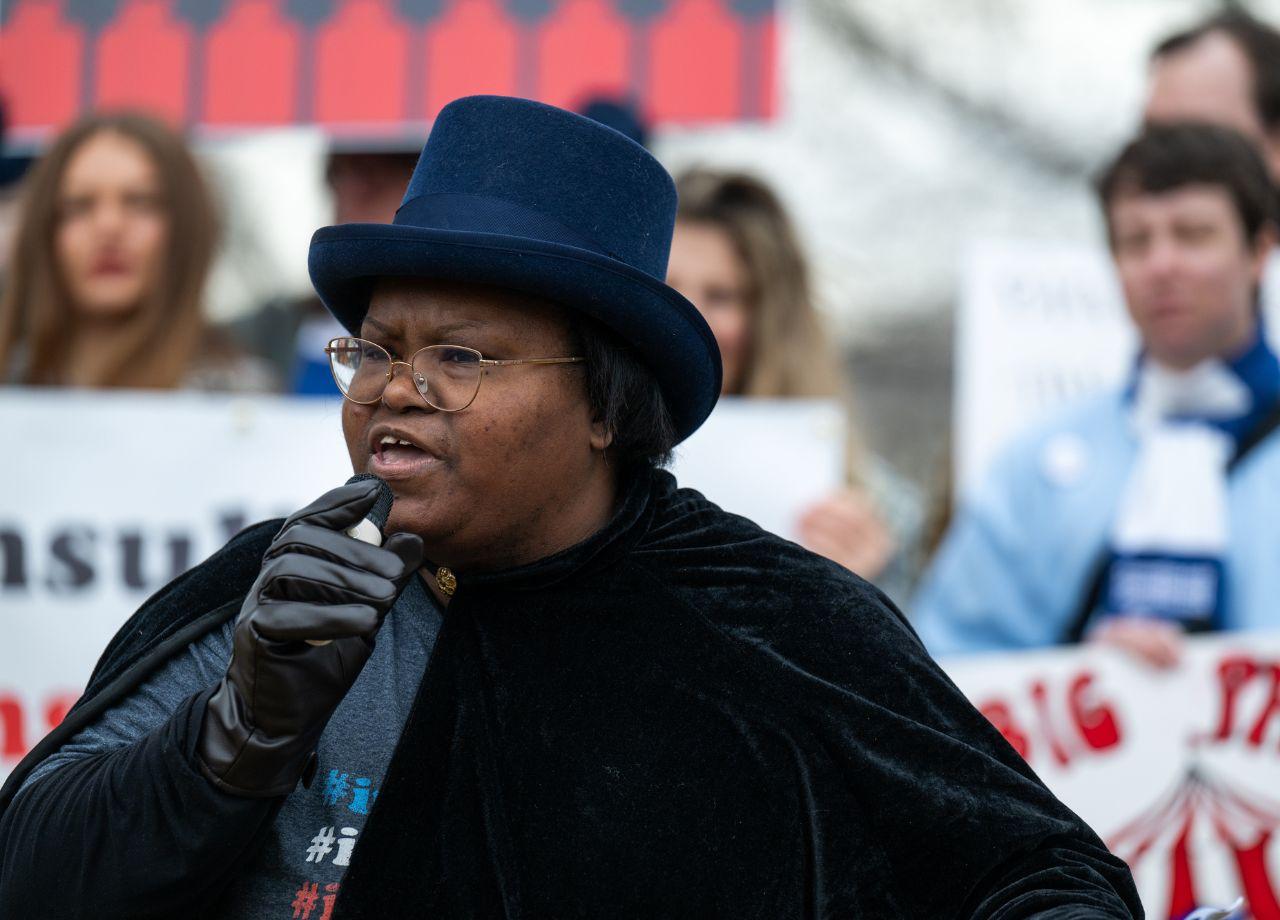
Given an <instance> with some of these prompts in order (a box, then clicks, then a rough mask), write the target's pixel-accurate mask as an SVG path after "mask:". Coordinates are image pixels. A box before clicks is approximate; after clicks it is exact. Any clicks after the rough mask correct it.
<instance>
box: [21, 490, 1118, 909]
mask: <svg viewBox="0 0 1280 920" xmlns="http://www.w3.org/2000/svg"><path fill="white" fill-rule="evenodd" d="M274 530H275V525H274V524H270V523H269V524H267V525H260V526H259V527H257V528H255V529H253V530H251V531H249V532H246V534H243V535H241V537H238V538H237V539H236V540H234V541H232V543H231V544H229V545H228V546H227V547H225V548H224V549H223V550H222V551H220V552H219V553H218V554H216V555H215V556H214V557H212V558H211V559H210V560H209V561H207V562H206V563H204V564H203V565H202V566H200V567H198V568H196V569H195V570H193V571H192V572H190V573H188V574H187V575H185V576H183V577H182V578H180V579H179V580H177V581H176V582H174V583H173V584H172V585H170V586H169V587H168V588H166V589H163V590H162V591H161V593H160V594H159V595H157V597H155V598H153V599H152V600H151V601H150V602H149V603H148V604H147V605H146V606H144V608H143V609H142V610H140V611H139V613H138V614H136V615H135V616H134V618H133V619H131V620H130V621H129V623H127V624H126V625H125V626H124V627H123V628H122V629H121V631H120V633H119V634H118V635H117V637H116V638H115V639H114V640H113V642H112V644H111V645H110V646H109V647H108V649H107V652H106V653H105V654H104V655H103V659H102V661H100V662H99V665H98V668H97V670H96V671H95V674H94V677H93V679H92V680H91V682H90V685H89V688H88V690H87V692H86V694H85V696H84V698H83V699H82V700H81V701H80V703H79V704H78V705H77V708H76V710H73V713H72V715H71V716H70V717H69V718H68V720H67V722H66V723H64V726H63V727H62V728H61V729H59V730H58V731H57V732H55V734H54V736H52V737H51V738H50V739H48V741H47V742H46V743H43V744H42V745H41V746H40V747H39V748H37V750H36V751H34V752H33V753H32V755H31V756H30V757H29V758H28V759H27V761H24V763H23V764H22V765H21V766H20V768H19V770H18V771H17V772H16V773H15V776H14V777H13V778H12V779H11V781H10V783H9V784H8V786H7V787H6V789H5V791H4V793H3V794H0V807H3V806H4V805H6V804H7V802H8V801H9V799H10V798H11V797H12V795H13V791H14V789H16V786H17V782H18V781H20V779H21V776H22V775H25V773H26V772H27V771H29V769H30V768H31V767H32V766H34V764H35V763H38V762H39V760H40V759H42V758H43V757H45V756H48V754H49V753H51V752H52V751H53V750H56V748H57V746H58V745H59V744H60V743H61V742H62V741H63V740H65V738H66V737H69V735H70V734H71V733H72V732H73V731H75V730H76V729H77V728H78V727H79V726H80V725H83V724H85V723H86V722H88V721H91V720H92V718H95V717H96V713H97V712H100V711H101V710H102V709H103V708H105V706H106V705H107V704H108V703H109V702H110V701H112V700H114V699H119V698H120V697H121V696H122V695H126V694H127V693H128V692H129V689H130V688H131V687H132V686H136V684H137V683H138V682H139V681H140V680H141V679H143V677H144V676H145V674H146V673H148V672H149V671H151V670H154V668H155V667H156V666H158V663H159V661H161V660H163V658H164V657H165V656H167V655H168V654H171V653H172V651H173V650H174V649H176V648H178V647H181V646H182V645H184V644H185V643H186V642H189V641H191V636H193V635H198V634H199V633H200V632H202V631H203V630H206V629H209V628H213V627H214V626H215V625H216V624H217V623H221V622H223V621H224V620H225V619H226V618H227V617H229V616H233V615H234V611H235V609H238V606H239V602H238V598H239V597H242V596H243V594H244V593H245V592H246V591H247V589H248V587H249V585H250V583H251V582H252V580H253V578H254V576H255V575H256V573H257V567H258V562H259V560H260V558H261V554H262V552H263V551H264V550H265V547H266V544H267V542H269V540H270V538H271V535H272V534H273V533H274ZM335 916H336V917H337V918H339V920H355V918H370V920H372V918H390V917H430V918H490V917H492V918H499V917H502V918H528V920H533V918H538V920H542V918H578V917H581V918H612V917H617V918H630V917H635V918H650V917H652V918H659V917H663V918H667V917H670V918H677V917H679V918H683V917H690V918H695V917H696V918H702V917H708V918H710V917H726V918H730V917H731V918H792V917H797V918H798V917H815V918H816V917H824V918H825V917H833V918H834V917H921V918H945V917H999V918H1002V920H1008V918H1016V917H1055V918H1085V917H1130V916H1137V917H1140V916H1142V908H1141V906H1140V904H1139V902H1138V898H1137V894H1136V891H1135V889H1134V887H1133V882H1132V878H1131V877H1130V874H1129V871H1128V869H1127V868H1126V867H1125V866H1124V864H1123V863H1122V862H1121V861H1120V860H1118V859H1117V858H1116V857H1114V856H1113V855H1111V854H1110V853H1109V852H1107V850H1106V849H1105V847H1104V846H1103V844H1102V843H1101V841H1100V840H1099V839H1098V838H1097V837H1096V836H1095V835H1094V833H1093V832H1092V831H1091V830H1090V829H1089V828H1088V827H1087V826H1086V825H1085V824H1084V823H1083V822H1082V821H1081V820H1080V819H1079V818H1078V817H1076V816H1075V815H1074V814H1073V813H1072V812H1071V811H1070V810H1068V809H1067V808H1066V807H1065V806H1064V805H1062V804H1061V803H1060V802H1058V801H1057V800H1056V799H1055V798H1054V797H1053V795H1052V794H1050V793H1049V792H1048V790H1047V789H1045V787H1044V786H1043V785H1042V784H1041V783H1040V782H1039V780H1038V779H1037V778H1036V777H1035V775H1034V774H1033V773H1032V771H1031V770H1030V768H1029V767H1028V766H1027V765H1026V764H1025V763H1024V762H1023V761H1022V760H1021V758H1020V757H1019V756H1018V755H1017V753H1016V752H1014V751H1013V749H1012V748H1011V747H1009V745H1008V744H1006V743H1005V741H1004V740H1003V739H1002V738H1001V737H1000V735H999V733H998V732H996V731H995V729H994V728H992V726H991V725H990V724H989V723H988V722H987V721H986V719H985V718H983V717H982V715H980V714H979V713H978V712H977V711H976V710H975V709H974V708H973V707H972V706H971V705H970V704H969V703H968V702H967V701H966V700H965V698H964V696H963V695H962V694H961V693H960V692H959V691H958V690H957V689H956V688H955V686H954V685H953V684H952V683H951V681H950V680H948V678H947V677H946V676H945V675H944V674H943V672H942V671H941V670H940V669H939V668H938V666H937V665H936V664H935V663H934V662H933V661H932V659H931V658H930V657H929V655H928V654H927V653H926V652H925V650H924V648H923V647H922V645H921V644H920V642H919V640H918V639H917V638H916V636H915V634H914V633H913V632H912V630H911V628H910V627H909V626H908V625H907V623H906V622H905V620H904V618H903V617H902V615H901V614H900V613H899V612H898V611H897V609H896V608H895V607H894V606H893V604H892V603H891V602H890V601H889V600H888V599H887V598H886V597H885V596H884V595H883V594H881V593H880V592H879V591H877V590H876V589H875V588H874V587H872V586H871V585H869V584H867V583H866V582H865V581H863V580H862V579H860V578H858V577H857V576H855V575H853V574H851V573H849V572H848V571H846V570H844V569H842V568H841V567H839V566H837V565H835V564H834V563H831V562H829V561H827V560H825V559H822V558H821V557H818V556H816V555H814V554H812V553H810V552H807V551H806V550H804V549H802V548H800V547H798V546H796V545H794V544H792V543H789V542H787V541H785V540H782V539H781V538H779V537H776V536H774V535H772V534H769V533H767V532H765V531H762V530H761V529H760V528H758V527H756V526H755V525H754V524H752V523H750V522H749V521H747V520H745V519H743V518H740V517H737V516H734V515H731V514H727V513H725V512H723V511H721V510H720V509H719V508H717V507H716V506H715V505H713V504H711V503H710V502H708V501H706V499H704V498H703V497H702V496H701V495H699V494H698V493H696V492H693V491H690V490H679V489H677V488H676V485H675V481H674V480H673V479H672V478H671V476H670V475H668V474H666V473H663V472H658V471H653V472H646V473H644V474H642V475H640V476H638V477H635V478H634V479H633V480H632V481H631V482H630V484H629V485H628V487H627V488H626V490H625V492H624V495H623V499H622V501H621V503H620V506H619V510H618V511H617V513H616V515H615V517H614V519H613V520H612V522H611V523H610V524H609V525H608V526H607V527H606V528H605V529H604V530H603V531H601V532H600V533H598V534H596V535H595V536H594V537H592V538H590V539H589V540H587V541H585V542H584V543H582V544H580V545H578V546H576V547H573V548H572V549H569V550H566V551H565V552H563V553H560V554H558V555H556V556H553V557H550V558H548V559H545V560H542V561H540V562H537V563H534V564H532V565H529V566H527V567H523V568H520V569H516V570H511V571H506V572H502V573H496V574H485V575H479V574H477V575H475V576H468V575H467V574H465V573H459V576H458V588H457V592H456V593H455V595H454V596H453V598H452V601H451V603H450V605H449V607H448V611H447V613H446V615H445V620H444V625H443V627H442V629H441V632H440V635H439V639H438V642H437V645H436V647H435V650H434V652H433V654H432V657H431V660H430V663H429V665H428V667H427V671H426V674H425V676H424V678H423V680H422V683H421V686H420V688H419V690H418V693H417V697H416V699H415V701H414V704H413V709H412V712H411V714H410V716H409V720H408V723H407V725H406V727H405V730H404V733H403V734H402V736H401V739H400V743H399V745H398V747H397V749H396V751H395V754H394V755H393V758H392V761H391V763H390V766H389V768H388V771H387V774H386V776H385V777H384V780H383V784H382V787H381V791H380V794H379V796H378V799H377V800H376V804H375V807H374V809H373V811H372V813H371V815H370V817H369V821H368V823H367V824H366V826H365V828H364V830H363V832H362V834H361V837H360V842H359V845H358V846H357V848H356V850H355V855H354V857H353V860H352V864H351V867H350V869H349V871H348V873H347V876H346V878H345V879H344V881H343V882H342V888H341V892H340V894H339V898H338V902H337V910H336V913H335Z"/></svg>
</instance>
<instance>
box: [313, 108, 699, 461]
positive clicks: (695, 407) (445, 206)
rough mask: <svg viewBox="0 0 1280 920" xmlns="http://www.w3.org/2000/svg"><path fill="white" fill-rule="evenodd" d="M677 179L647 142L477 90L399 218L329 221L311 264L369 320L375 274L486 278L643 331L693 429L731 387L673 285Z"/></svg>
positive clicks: (440, 131)
mask: <svg viewBox="0 0 1280 920" xmlns="http://www.w3.org/2000/svg"><path fill="white" fill-rule="evenodd" d="M675 212H676V192H675V186H674V184H673V183H672V181H671V177H670V176H669V175H667V172H666V170H664V169H663V168H662V166H661V165H660V164H659V163H658V161H657V160H655V159H654V158H653V157H652V156H650V155H649V153H648V152H647V151H645V149H644V148H643V147H641V146H639V145H638V144H636V143H634V142H632V141H631V140H629V139H627V138H625V137H623V136H622V135H621V134H619V133H618V132H616V131H614V130H613V129H611V128H606V127H604V126H603V125H601V124H598V123H597V122H594V121H592V120H591V119H589V118H584V117H583V116H581V115H575V114H573V113H572V112H566V111H564V110H562V109H557V108H553V107H552V106H549V105H543V104H541V103H538V102H531V101H529V100H527V99H511V98H506V97H501V96H468V97H466V98H463V99H458V100H456V101H454V102H451V103H450V104H449V105H447V106H445V107H444V109H443V110H441V112H440V114H439V116H438V117H437V118H436V122H435V125H434V127H433V128H432V130H431V136H430V138H428V140H427V144H426V146H425V147H424V148H423V150H422V156H421V157H420V158H419V160H418V165H417V167H416V168H415V169H414V173H413V178H412V179H410V180H409V188H408V190H407V191H406V192H405V196H404V201H403V203H402V204H401V205H400V210H399V211H397V212H396V216H395V221H394V222H393V223H391V224H340V225H338V226H335V227H322V228H321V229H320V230H317V231H316V234H315V236H314V237H312V239H311V252H310V258H309V263H310V269H311V280H312V282H313V283H314V284H315V287H316V291H317V292H318V293H319V294H320V299H321V300H323V301H324V303H325V306H327V307H328V308H329V310H330V312H332V313H333V315H334V316H336V317H337V318H338V320H339V321H340V322H341V323H342V324H343V325H344V326H345V327H346V328H347V329H349V330H351V331H352V332H353V333H357V334H358V331H359V328H360V324H361V322H362V321H363V319H364V315H365V312H366V311H367V310H368V308H369V294H370V291H371V289H372V285H373V281H374V280H375V279H377V278H380V277H392V276H398V277H405V276H411V277H422V278H439V279H446V280H454V281H475V282H480V283H484V284H492V285H496V286H499V287H504V288H509V289H512V290H517V291H525V292H527V293H530V294H535V295H537V296H540V297H545V298H548V299H550V300H554V301H557V302H559V303H560V304H562V305H564V306H565V307H567V308H570V309H574V310H578V311H581V312H582V313H585V314H587V315H589V316H591V317H593V318H594V319H596V320H598V321H599V322H601V323H603V324H604V325H605V326H607V327H609V328H610V329H612V330H613V331H614V332H616V333H617V334H618V335H619V336H620V337H621V338H622V339H623V340H624V341H626V342H628V343H630V344H631V346H632V347H634V348H635V349H636V350H637V352H639V354H640V356H641V358H643V359H644V361H645V362H646V364H647V365H648V366H649V368H650V369H651V370H652V371H653V373H654V375H655V376H656V377H657V380H658V383H659V385H660V386H661V387H662V392H663V395H664V396H665V397H666V400H667V405H668V407H669V408H670V410H671V413H672V416H673V419H674V421H675V425H676V431H677V432H678V433H679V436H680V438H681V439H684V438H686V437H688V436H689V435H690V434H691V433H692V432H693V431H694V430H695V429H696V428H697V427H698V426H699V425H701V424H702V422H703V421H704V420H705V419H706V417H707V415H708V414H710V412H711V409H712V407H713V406H714V405H715V403H716V399H717V398H718V397H719V395H720V375H721V367H720V351H719V349H718V348H717V347H716V342H715V338H714V337H713V336H712V334H711V330H710V329H709V328H708V327H707V324H706V322H704V321H703V319H702V317H701V315H700V314H699V313H698V311H697V309H696V308H695V307H694V306H693V305H692V304H691V303H689V301H687V300H685V299H684V298H683V297H681V296H680V295H679V294H678V293H677V292H676V291H674V290H673V289H671V288H669V287H667V285H666V284H665V283H664V281H663V279H664V278H665V277H666V270H667V256H668V254H669V251H670V248H671V233H672V229H673V227H674V226H675Z"/></svg>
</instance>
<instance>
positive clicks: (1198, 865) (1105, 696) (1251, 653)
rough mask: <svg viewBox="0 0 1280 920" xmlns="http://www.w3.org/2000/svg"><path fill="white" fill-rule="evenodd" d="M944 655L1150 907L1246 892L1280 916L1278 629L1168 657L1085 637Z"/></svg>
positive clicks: (1168, 912)
mask: <svg viewBox="0 0 1280 920" xmlns="http://www.w3.org/2000/svg"><path fill="white" fill-rule="evenodd" d="M943 666H944V667H946V668H947V670H948V672H949V673H950V675H951V677H952V678H953V679H954V680H955V682H956V683H957V684H958V685H959V686H960V688H961V689H962V690H964V691H965V693H966V694H967V695H968V696H969V698H970V700H972V701H973V703H974V704H975V705H976V706H977V707H978V708H979V709H980V710H982V712H983V713H984V714H986V716H987V717H988V718H989V719H991V721H992V723H993V724H995V725H996V727H997V728H999V729H1000V730H1001V732H1002V733H1003V734H1004V736H1005V737H1006V738H1007V739H1008V740H1009V741H1010V743H1011V744H1013V746H1014V747H1015V748H1016V749H1017V750H1018V751H1019V753H1021V754H1022V756H1023V757H1024V758H1026V760H1027V762H1028V763H1029V764H1030V765H1031V766H1032V767H1033V768H1034V769H1035V771H1036V773H1037V774H1038V775H1039V776H1040V778H1041V779H1043V780H1044V782H1045V783H1046V785H1048V786H1049V788H1050V789H1052V790H1053V791H1054V792H1055V793H1056V794H1057V795H1058V796H1059V798H1061V799H1062V800H1063V801H1064V802H1066V803H1067V804H1068V805H1070V806H1071V807H1072V808H1073V809H1074V810H1075V811H1076V812H1077V813H1078V814H1079V815H1080V816H1081V817H1082V818H1084V819H1085V820H1086V821H1088V822H1089V824H1090V825H1091V826H1092V827H1093V828H1094V830H1096V831H1097V832H1098V834H1099V836H1101V837H1102V839H1103V840H1105V841H1106V843H1107V845H1108V846H1109V847H1110V848H1111V850H1112V851H1113V852H1114V853H1116V854H1117V855H1118V856H1120V857H1121V858H1122V859H1124V860H1125V861H1126V862H1128V864H1129V866H1130V868H1131V869H1132V870H1133V874H1134V879H1135V880H1136V881H1137V883H1138V890H1139V891H1140V893H1141V894H1142V899H1143V904H1144V905H1145V907H1146V909H1147V914H1148V916H1150V917H1153V918H1162V920H1163V918H1168V920H1180V918H1182V917H1185V916H1186V915H1187V914H1188V913H1189V912H1191V911H1192V910H1194V909H1196V908H1199V907H1205V906H1217V907H1221V906H1226V905H1229V904H1231V903H1232V902H1234V901H1235V900H1236V899H1237V898H1238V897H1240V896H1244V898H1245V900H1246V902H1247V909H1248V913H1247V916H1251V917H1254V918H1256V920H1280V887H1278V883H1280V841H1278V840H1277V837H1278V836H1280V633H1262V634H1252V635H1230V636H1218V637H1211V638H1196V639H1191V640H1189V641H1188V643H1187V648H1186V653H1185V654H1184V656H1183V660H1182V662H1181V664H1180V665H1179V666H1178V667H1177V668H1174V669H1171V670H1158V669H1154V668H1151V667H1148V666H1146V665H1143V664H1141V663H1139V662H1137V661H1134V660H1132V659H1130V658H1128V657H1127V656H1125V655H1123V654H1121V653H1119V652H1116V651H1111V650H1105V649H1097V648H1091V647H1087V646H1086V647H1080V648H1075V649H1060V650H1053V651H1045V652H1030V653H1022V654H1011V655H1002V656H982V657H980V658H965V659H953V660H950V661H944V662H943Z"/></svg>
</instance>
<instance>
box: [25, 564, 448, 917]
mask: <svg viewBox="0 0 1280 920" xmlns="http://www.w3.org/2000/svg"><path fill="white" fill-rule="evenodd" d="M440 623H441V611H440V608H439V607H438V606H437V604H436V602H435V599H434V598H433V597H431V596H430V593H429V592H428V591H427V589H426V587H425V586H424V585H423V583H422V580H421V579H420V578H413V579H410V581H409V584H408V586H407V587H406V588H405V590H404V593H403V594H401V595H400V599H399V600H398V601H396V604H395V606H394V607H393V608H392V609H391V612H390V613H389V614H388V615H387V618H386V620H385V621H384V623H383V625H382V630H381V631H380V632H379V633H378V638H377V642H376V644H375V645H374V649H373V654H372V655H371V656H370V658H369V661H368V663H366V664H365V667H364V670H363V671H361V672H360V676H359V677H358V678H357V679H356V682H355V685H354V686H352V688H351V690H350V692H349V693H348V694H347V695H346V697H345V698H344V699H343V701H342V703H341V704H340V705H339V706H338V709H337V711H336V712H335V713H334V714H333V718H332V719H330V720H329V724H328V726H327V727H326V728H325V730H324V734H323V735H321V736H320V745H319V748H318V749H317V756H318V762H317V769H316V774H315V780H314V782H312V784H311V788H310V789H304V788H303V787H302V786H301V785H299V786H298V787H297V789H295V790H294V791H293V793H292V794H290V795H289V796H288V797H287V798H286V799H285V801H284V805H283V806H282V807H281V809H280V813H279V815H278V816H277V817H276V820H275V823H274V825H273V826H272V830H271V835H270V837H269V839H268V840H267V842H266V844H265V846H264V847H263V848H262V850H261V851H260V852H259V853H258V855H257V857H256V859H255V860H254V862H253V863H252V865H251V866H250V867H249V869H248V870H247V871H246V872H244V873H243V874H242V875H241V876H240V877H239V878H238V879H237V880H236V882H235V883H234V885H233V886H232V888H231V890H230V891H229V892H228V893H227V895H226V898H225V900H224V902H223V910H221V911H220V912H219V915H220V916H223V917H243V918H253V920H277V918H278V920H328V918H329V916H330V915H331V914H332V912H333V903H334V901H335V900H336V899H337V895H338V888H339V885H340V883H341V881H342V876H343V874H344V873H345V872H346V867H347V865H348V864H349V863H350V861H351V853H352V850H353V849H354V848H355V845H356V842H357V841H358V840H359V836H360V831H361V829H362V828H363V827H364V822H365V820H366V819H367V817H368V814H369V810H370V808H372V806H373V803H374V800H375V799H377V797H378V787H379V786H380V785H381V784H382V775H383V772H384V771H385V770H386V768H387V764H388V763H390V761H391V754H392V751H393V750H394V749H395V745H396V741H397V740H398V739H399V737H400V731H401V729H402V728H403V727H404V723H405V720H406V719H407V718H408V716H409V708H410V706H411V705H412V704H413V699H414V696H415V694H416V693H417V690H418V684H419V682H420V681H421V679H422V675H423V672H424V671H425V670H426V666H427V659H428V657H429V656H430V654H431V649H432V647H433V646H434V645H435V641H436V636H437V634H438V633H439V630H440ZM234 629H235V622H234V619H233V620H232V621H230V622H228V623H227V624H226V626H225V627H223V628H222V629H219V630H214V631H213V632H211V633H210V634H209V635H207V636H205V637H204V638H203V639H200V640H199V641H197V642H194V643H192V644H191V645H190V646H188V648H187V649H186V651H184V652H182V653H181V654H179V655H177V656H175V657H174V658H173V659H172V660H171V661H169V662H168V663H167V664H166V665H165V666H164V667H163V668H162V669H161V670H160V671H158V672H157V673H156V674H155V675H153V676H152V677H151V678H150V679H149V680H147V681H146V682H145V683H143V684H142V685H140V686H139V687H138V688H137V689H136V690H135V691H134V692H133V694H132V695H130V696H129V698H128V699H126V700H125V701H124V702H122V703H120V704H119V705H118V706H116V707H115V708H113V709H109V710H108V711H107V712H105V713H104V714H103V715H102V717H101V718H100V719H99V720H98V721H97V722H95V723H94V724H93V725H91V726H89V727H88V728H86V729H84V730H83V731H81V732H79V733H78V734H77V735H76V736H75V737H74V738H72V739H71V740H70V741H68V742H67V743H66V744H65V745H63V746H62V747H61V748H60V749H59V750H58V752H57V753H56V754H54V755H52V756H51V757H49V758H48V759H47V760H45V761H44V762H43V763H42V764H40V766H39V767H37V768H36V770H35V771H33V772H32V774H31V776H30V777H28V779H27V781H26V783H24V786H25V785H29V784H31V783H36V782H39V781H40V779H41V778H42V777H44V776H48V775H49V774H50V773H53V772H54V771H55V770H57V769H59V768H60V767H63V766H65V765H67V764H68V763H72V762H74V761H77V760H81V759H83V758H85V757H90V756H92V755H95V754H101V753H103V752H105V751H110V750H112V749H114V748H118V747H123V746H125V745H128V744H132V743H133V742H135V741H137V740H138V739H139V738H141V737H142V736H144V735H146V734H148V733H150V732H151V731H153V730H154V729H155V728H156V727H157V726H159V725H161V724H162V723H164V722H165V721H166V720H167V719H168V718H169V717H170V716H171V715H172V714H173V712H174V710H175V709H177V707H178V704H180V703H181V702H182V701H183V700H185V699H187V698H188V697H190V696H192V695H193V694H195V693H198V692H200V691H202V690H206V689H208V688H209V687H212V686H213V685H214V684H215V683H217V682H218V681H219V680H221V679H222V676H223V674H224V673H225V672H226V669H227V663H228V662H229V661H230V660H231V640H232V634H233V632H234Z"/></svg>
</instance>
